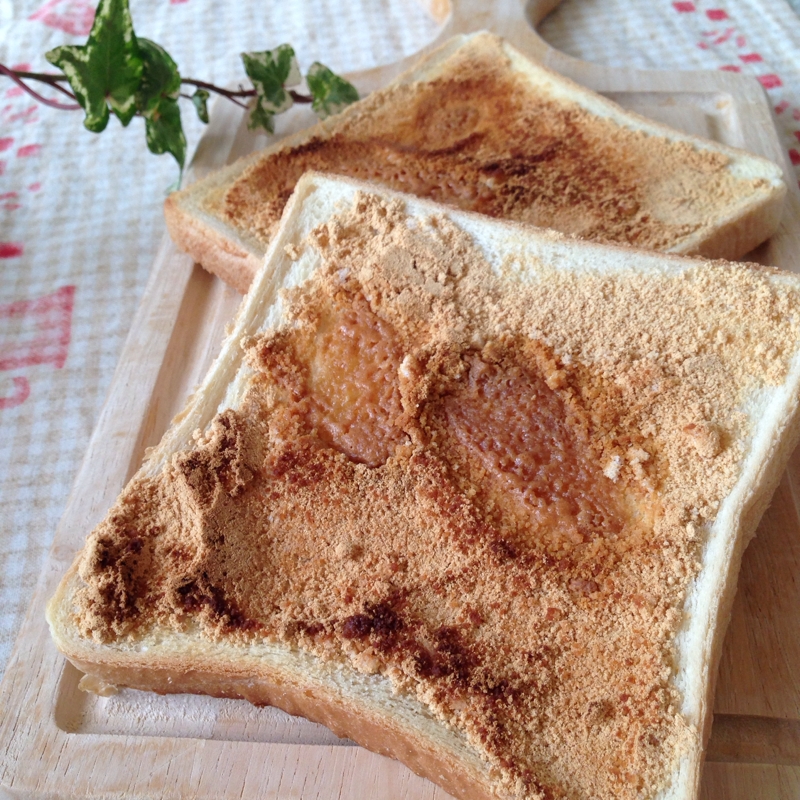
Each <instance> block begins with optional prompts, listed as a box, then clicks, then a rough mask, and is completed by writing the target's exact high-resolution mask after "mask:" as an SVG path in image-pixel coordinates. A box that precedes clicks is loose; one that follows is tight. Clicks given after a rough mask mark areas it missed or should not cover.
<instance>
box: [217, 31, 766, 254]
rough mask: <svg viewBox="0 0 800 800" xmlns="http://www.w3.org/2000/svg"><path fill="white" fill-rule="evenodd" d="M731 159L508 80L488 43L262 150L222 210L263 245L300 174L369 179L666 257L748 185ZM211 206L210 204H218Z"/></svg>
mask: <svg viewBox="0 0 800 800" xmlns="http://www.w3.org/2000/svg"><path fill="white" fill-rule="evenodd" d="M726 165H727V158H726V157H725V156H723V155H721V154H719V153H712V152H707V151H700V150H697V149H695V148H693V147H692V146H691V145H689V144H687V143H685V142H669V141H668V140H666V139H661V138H658V137H655V136H650V135H646V134H644V133H642V132H634V131H631V130H628V129H626V128H623V127H621V126H619V125H618V124H616V123H615V122H613V121H611V120H609V119H604V118H600V117H597V116H595V115H592V114H590V113H589V112H587V111H585V110H584V109H582V108H580V107H579V106H578V105H577V104H575V103H571V102H569V101H567V100H559V101H557V102H556V101H553V100H552V99H548V98H547V97H546V96H543V95H542V94H541V92H540V91H538V90H537V88H536V87H535V86H531V85H530V82H529V81H528V80H527V79H526V78H524V77H522V76H521V75H520V73H518V72H516V71H515V70H514V69H513V68H512V65H511V63H510V62H509V60H508V58H507V56H506V55H505V54H504V53H503V51H502V49H501V46H500V44H499V42H498V41H496V40H488V41H487V42H485V43H484V45H483V47H482V48H479V49H477V50H475V51H473V52H470V53H459V54H457V55H455V56H453V64H452V66H451V67H450V68H448V70H447V71H446V73H445V74H444V75H442V76H441V77H439V78H436V79H434V80H432V81H428V82H424V83H412V84H407V85H403V86H398V87H394V88H390V89H385V90H383V91H381V92H378V93H376V94H375V95H373V96H372V97H370V98H368V99H367V101H366V102H365V106H364V108H363V110H362V111H361V112H360V113H359V114H357V115H349V116H348V117H347V118H346V119H344V120H342V121H340V122H339V123H338V124H337V125H336V126H335V127H334V128H332V129H330V130H328V131H326V132H324V133H319V134H318V135H316V136H314V137H313V138H311V139H310V140H309V141H307V142H305V143H303V144H301V145H298V146H295V147H292V148H289V149H285V150H281V151H279V152H277V153H274V154H272V155H268V156H264V157H263V158H261V159H260V160H258V161H257V162H256V163H255V164H253V165H251V166H250V167H249V168H248V169H247V170H246V171H245V172H244V173H243V174H242V175H241V177H240V178H239V179H238V180H237V181H236V182H235V183H234V184H233V185H232V186H231V187H230V188H229V189H228V191H227V193H226V194H225V197H224V199H223V201H222V204H221V209H220V213H221V214H222V216H223V217H224V218H225V219H227V220H228V221H229V222H230V223H231V224H233V225H234V226H237V227H240V228H241V229H242V230H244V231H247V232H248V233H249V234H251V235H253V236H255V237H256V238H257V239H259V240H260V241H261V242H262V243H263V244H265V245H266V243H267V242H268V241H269V239H270V237H271V236H272V234H273V232H274V230H275V227H276V226H277V224H278V222H279V220H280V217H281V212H282V211H283V207H284V205H285V204H286V201H287V200H288V199H289V197H290V195H291V193H292V191H293V189H294V186H295V184H296V182H297V180H298V179H299V178H300V176H301V175H302V174H303V173H305V172H307V171H309V170H316V171H319V172H328V173H335V174H340V175H347V176H350V177H353V178H359V179H363V180H368V181H375V182H378V183H382V184H384V185H386V186H389V187H390V188H392V189H396V190H398V191H405V192H411V193H413V194H416V195H418V196H420V197H428V198H431V199H433V200H437V201H439V202H443V203H446V204H448V205H451V206H455V207H458V208H462V209H466V210H470V211H477V212H480V213H483V214H487V215H490V216H494V217H502V218H506V219H512V220H516V221H520V222H526V223H530V224H534V225H538V226H543V227H550V228H554V229H556V230H559V231H562V232H565V233H573V234H577V235H579V236H581V237H583V238H587V239H595V240H604V241H611V242H627V243H630V244H635V245H637V246H640V247H646V248H649V249H655V250H659V249H661V250H666V249H669V248H671V247H674V246H675V245H677V244H678V243H679V242H681V241H682V240H684V239H685V238H687V237H688V236H690V235H692V234H693V233H695V232H696V231H697V230H698V229H700V228H701V227H702V226H703V225H704V222H703V221H704V220H707V219H709V218H710V217H711V214H710V212H714V211H717V212H718V210H719V209H721V208H724V207H727V206H729V207H730V208H733V207H734V206H735V204H736V202H737V200H738V198H740V197H742V196H744V195H745V194H747V195H750V194H752V192H753V191H755V190H756V189H757V181H754V180H746V179H741V178H739V179H737V178H734V177H733V175H732V174H731V172H730V171H729V170H728V169H727V168H726ZM214 202H215V203H216V202H218V201H217V200H214Z"/></svg>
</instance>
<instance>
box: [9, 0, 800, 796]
mask: <svg viewBox="0 0 800 800" xmlns="http://www.w3.org/2000/svg"><path fill="white" fill-rule="evenodd" d="M556 4H557V0H541V2H538V3H537V2H533V3H531V4H530V5H529V8H528V18H527V19H526V16H525V13H524V10H523V9H524V3H523V2H522V0H495V2H494V3H484V2H480V0H459V2H454V3H453V8H452V13H451V14H450V16H449V18H448V20H447V22H446V24H445V25H444V28H443V30H442V33H441V34H440V36H439V37H438V39H437V41H436V42H434V43H432V44H431V45H430V46H429V47H428V48H426V51H427V50H429V49H431V48H432V47H434V46H436V45H438V44H439V43H441V41H443V40H444V39H446V38H448V37H449V36H451V35H453V34H454V33H460V32H468V31H473V30H479V29H484V28H485V29H489V30H492V31H494V32H496V33H499V34H500V35H502V36H504V37H506V38H507V39H509V40H510V41H511V42H512V43H513V44H514V45H516V46H517V47H518V48H520V49H521V50H522V51H524V52H526V53H528V54H529V55H530V56H532V57H534V58H536V59H538V60H540V61H542V62H543V63H545V64H546V65H548V66H550V67H552V68H554V69H556V70H558V71H559V72H562V73H564V74H566V75H568V76H570V77H572V78H574V79H575V80H577V81H579V82H580V83H583V84H585V85H587V86H589V87H591V88H593V89H595V90H597V91H600V92H602V93H603V94H606V95H608V96H609V97H611V98H612V99H614V100H616V101H617V102H619V103H620V104H621V105H623V106H625V107H627V108H631V109H634V110H636V111H638V112H640V113H642V114H645V115H647V116H650V117H654V118H657V119H659V120H661V121H664V122H666V123H668V124H671V125H673V126H675V127H678V128H683V129H685V130H688V131H690V132H692V133H698V134H701V135H704V136H707V137H709V138H712V139H717V140H719V141H722V142H724V143H726V144H729V145H734V146H738V147H743V148H745V149H748V150H750V151H752V152H755V153H760V154H761V155H764V156H766V157H768V158H771V159H772V160H774V161H776V162H778V163H781V164H782V165H783V166H784V168H785V169H786V173H787V179H788V183H789V184H790V194H789V199H788V202H787V209H786V214H785V216H784V220H783V224H782V225H781V228H780V230H779V232H778V233H777V235H776V236H775V237H773V239H772V240H771V241H770V242H768V243H767V244H765V245H763V246H762V247H760V248H759V249H758V250H757V251H756V252H755V253H753V254H752V260H756V261H758V262H761V263H764V264H773V265H777V266H780V267H783V268H786V269H794V270H800V213H799V212H800V199H799V198H798V193H797V188H796V185H795V180H794V178H793V177H792V173H791V170H790V168H789V167H788V164H786V162H785V156H784V154H783V151H782V148H781V146H780V144H779V141H778V137H777V135H776V133H775V129H774V126H773V123H772V118H771V114H770V108H769V105H768V103H767V100H766V97H765V95H764V93H763V91H762V90H761V87H760V86H759V85H758V83H757V82H756V81H755V79H751V78H746V77H743V76H741V75H735V74H731V73H727V72H713V73H700V72H695V73H689V72H680V73H673V72H637V71H632V70H622V69H612V68H606V67H602V66H597V65H587V64H585V63H583V62H580V61H577V60H575V59H572V58H570V57H568V56H566V55H564V54H562V53H559V52H556V51H554V50H553V49H551V48H550V47H548V46H547V45H546V43H544V42H543V41H542V40H541V39H540V38H539V37H538V36H537V35H536V33H535V30H534V28H533V27H532V25H534V24H535V23H536V22H538V20H539V19H540V18H541V17H543V16H544V15H545V14H546V13H547V12H548V11H549V10H551V9H552V8H553V7H554V6H555V5H556ZM430 10H431V12H432V13H434V15H435V16H438V17H439V18H440V19H442V20H443V19H444V18H445V17H446V16H447V14H448V12H449V11H450V6H449V3H448V2H447V0H433V4H432V5H431V7H430ZM529 23H530V24H529ZM415 58H416V56H415V57H413V58H411V59H406V60H405V61H403V62H401V63H399V64H395V65H392V66H389V67H382V68H380V69H376V70H371V71H369V72H365V73H361V74H358V75H354V76H350V77H351V79H352V80H353V81H354V83H356V85H357V86H358V88H359V89H360V90H361V91H362V94H363V93H366V92H367V91H370V90H372V89H373V88H376V87H378V86H381V85H384V84H385V83H386V82H388V80H390V79H391V78H392V77H393V76H394V75H396V74H397V73H398V72H400V71H401V70H402V69H405V68H406V67H408V66H409V65H410V63H411V62H413V60H414V59H415ZM311 122H313V117H312V116H311V115H310V112H308V111H307V110H302V109H298V110H293V111H292V112H290V114H289V115H287V117H286V118H282V119H281V121H280V123H279V125H281V126H282V127H281V128H280V133H282V134H287V133H290V132H292V131H293V130H296V129H299V128H301V127H304V126H306V125H308V124H310V123H311ZM265 143H266V139H265V137H263V136H257V135H254V134H252V133H251V132H249V131H248V130H247V127H246V125H245V123H244V119H243V117H242V114H241V112H240V111H239V110H238V109H236V108H235V107H234V106H232V105H230V104H227V105H224V104H218V105H217V107H216V109H215V110H214V113H213V114H212V123H211V125H210V126H209V129H208V131H207V133H206V135H205V136H204V137H203V140H202V142H201V143H200V146H199V148H198V152H197V154H196V157H195V160H194V163H193V168H192V172H193V173H194V177H199V176H201V175H203V174H205V173H206V172H208V171H209V170H210V169H212V168H215V167H217V166H220V165H222V164H224V163H226V162H228V161H230V160H232V159H233V158H236V157H238V156H240V155H243V154H244V153H246V152H249V151H251V150H252V149H254V148H256V147H260V146H263V145H264V144H265ZM192 177H193V176H192V174H191V173H190V176H189V179H190V180H191V179H192ZM239 299H240V298H239V295H237V294H236V293H235V292H234V291H232V290H231V289H229V288H227V287H226V286H224V285H223V284H222V283H221V282H219V281H218V280H217V279H216V278H212V277H211V276H210V275H208V274H207V273H205V272H204V271H203V270H202V269H200V268H199V267H196V266H193V265H192V263H191V260H190V259H188V258H187V257H186V256H183V255H181V254H179V253H178V252H177V251H176V250H175V248H174V247H173V246H172V244H171V243H170V242H169V240H168V239H165V240H164V242H163V243H162V245H161V248H160V250H159V253H158V256H157V258H156V261H155V264H154V267H153V271H152V274H151V277H150V280H149V282H148V285H147V287H146V289H145V293H144V298H143V301H142V305H141V307H140V308H139V310H138V312H137V314H136V316H135V318H134V321H133V325H132V327H131V331H130V335H129V337H128V340H127V343H126V345H125V348H124V351H123V354H122V357H121V359H120V363H119V365H118V367H117V371H116V373H115V376H114V380H113V384H112V388H111V391H110V393H109V397H108V399H107V402H106V405H105V407H104V409H103V412H102V414H101V418H100V421H99V423H98V426H97V429H96V431H95V433H94V436H93V438H92V441H91V443H90V446H89V450H88V452H87V454H86V458H85V460H84V463H83V466H82V467H81V470H80V473H79V475H78V478H77V480H76V483H75V487H74V489H73V492H72V495H71V497H70V500H69V503H68V506H67V508H66V511H65V513H64V516H63V518H62V520H61V523H60V525H59V528H58V530H57V532H56V536H55V541H54V545H53V550H52V553H51V555H50V558H49V561H48V563H47V566H46V568H45V570H44V572H43V574H42V576H41V579H40V581H39V584H38V586H37V590H36V593H35V597H34V601H33V603H32V605H31V608H30V610H29V613H28V616H27V618H26V620H25V622H24V624H23V627H22V630H21V632H20V635H19V638H18V640H17V644H16V647H15V651H14V653H13V655H12V658H11V660H10V662H9V665H8V667H7V670H6V673H5V676H4V679H3V682H2V685H0V716H1V717H2V719H1V720H0V798H3V797H6V796H9V797H16V796H25V797H37V798H38V797H70V798H95V797H96V798H101V797H102V798H106V797H110V796H117V797H125V798H148V800H155V798H167V797H174V798H189V797H192V798H202V799H207V800H222V799H223V798H236V800H240V798H255V797H281V798H286V797H302V798H319V799H320V800H327V798H332V797H337V798H340V799H341V800H344V798H352V799H353V800H355V798H365V797H380V798H398V799H399V798H406V800H411V799H412V798H414V799H415V800H423V799H424V800H433V798H440V799H442V800H444V798H446V797H447V795H446V794H445V793H444V792H443V791H442V790H440V789H438V788H436V787H435V786H433V784H431V783H429V782H427V781H425V780H423V779H421V778H418V777H417V776H415V775H413V774H412V773H411V772H410V771H408V770H407V769H406V768H405V767H403V766H402V765H400V764H398V763H397V762H394V761H391V760H389V759H386V758H382V757H380V756H377V755H374V754H372V753H369V752H367V751H365V750H362V749H361V748H358V747H355V746H353V745H352V744H351V743H349V742H343V741H340V740H338V739H336V738H335V737H334V736H333V735H332V734H331V733H329V732H328V731H327V730H325V729H324V728H321V727H320V726H317V725H313V724H311V723H308V722H306V721H304V720H299V719H295V718H292V717H288V716H287V715H285V714H282V713H281V712H278V711H275V710H273V709H256V708H254V707H252V706H250V705H249V704H247V703H244V702H239V701H225V700H216V699H213V698H204V697H188V696H173V697H158V696H151V695H149V694H145V693H139V692H133V691H123V692H120V693H119V694H117V695H114V696H112V697H109V698H101V697H97V696H95V695H88V694H85V693H83V692H80V691H79V690H78V681H79V679H80V674H79V673H78V672H77V670H75V669H74V668H73V667H72V666H71V665H69V664H66V663H65V662H64V659H63V658H62V657H61V656H60V655H59V654H58V653H57V652H56V650H55V648H54V646H53V645H52V644H51V642H50V638H49V635H48V631H47V626H46V624H45V621H44V606H45V603H46V601H47V598H48V597H49V596H50V595H51V594H52V593H53V591H54V589H55V586H56V584H57V582H58V580H59V579H60V577H61V575H62V574H63V573H64V572H65V571H66V569H67V567H68V566H69V564H70V563H71V562H72V559H73V557H74V555H75V552H76V551H77V550H78V549H79V548H80V546H81V545H82V543H83V540H84V538H85V536H86V534H87V533H88V532H89V530H91V528H92V527H93V526H94V525H95V524H96V523H97V522H99V520H100V519H101V518H102V517H103V515H104V514H105V512H106V510H107V509H108V507H109V506H110V505H111V503H112V502H113V501H114V499H115V498H116V496H117V494H118V492H119V491H120V489H121V488H122V486H123V485H124V483H125V482H126V481H127V479H128V478H129V477H130V476H131V475H132V474H133V472H134V471H135V469H136V468H137V467H138V465H139V463H140V461H141V458H142V455H143V451H144V448H145V447H148V446H151V445H153V444H155V443H156V442H157V441H158V439H159V438H160V436H161V434H162V433H163V431H164V430H165V429H166V427H167V425H168V424H169V421H170V419H171V418H172V416H173V415H174V414H176V413H177V412H178V411H179V410H180V409H181V408H182V406H183V403H184V399H185V397H186V396H187V394H188V393H189V392H190V391H191V390H192V388H193V387H194V386H195V385H196V384H197V383H198V382H199V380H200V378H201V377H202V375H203V374H204V372H205V370H206V369H207V367H208V365H209V363H210V362H211V360H212V358H213V357H214V355H215V353H216V351H217V349H218V347H219V344H220V342H221V339H222V335H223V331H224V327H225V324H226V323H227V322H228V320H229V319H230V318H231V317H232V315H233V313H234V312H235V310H236V307H237V305H238V302H239ZM798 503H800V453H796V454H795V456H794V458H793V459H792V462H791V464H790V467H789V469H788V470H787V472H786V475H785V476H784V479H783V481H782V483H781V485H780V488H779V489H778V492H777V494H776V496H775V500H774V501H773V504H772V506H771V508H770V510H769V511H768V512H767V514H766V516H765V518H764V520H763V522H762V523H761V526H760V528H759V533H758V536H757V538H756V540H755V541H754V543H753V544H752V545H751V546H750V548H749V549H748V551H747V553H746V555H745V559H744V564H743V567H742V575H741V579H740V590H739V594H738V597H737V601H736V605H735V608H734V611H733V616H732V620H731V625H730V629H729V633H728V637H727V641H726V647H725V652H724V655H723V659H722V666H721V669H720V676H719V683H718V688H717V695H716V703H715V712H716V717H715V723H714V730H713V734H712V738H711V742H710V745H709V753H708V760H709V762H711V763H709V764H708V765H707V768H706V773H705V777H704V785H703V793H702V796H703V797H704V798H707V800H721V799H722V798H730V799H731V800H733V799H734V798H736V800H738V799H739V798H741V800H744V798H748V799H750V798H787V800H788V798H796V797H798V796H800V769H798V768H797V766H796V765H800V516H799V514H800V505H799V504H798ZM726 762H727V763H726ZM792 765H795V766H792Z"/></svg>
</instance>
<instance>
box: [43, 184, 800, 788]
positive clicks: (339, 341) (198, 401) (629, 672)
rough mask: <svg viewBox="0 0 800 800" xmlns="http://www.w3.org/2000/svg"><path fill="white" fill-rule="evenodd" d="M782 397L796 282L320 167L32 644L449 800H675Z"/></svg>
mask: <svg viewBox="0 0 800 800" xmlns="http://www.w3.org/2000/svg"><path fill="white" fill-rule="evenodd" d="M799 397H800V278H798V277H797V276H795V275H792V274H789V273H784V272H781V271H778V270H774V269H768V268H763V267H759V266H756V265H746V264H744V265H743V264H731V263H728V262H719V261H718V262H709V261H705V260H699V259H687V258H682V257H678V256H671V255H663V254H656V253H651V252H646V251H640V250H636V249H633V248H627V247H625V248H623V247H614V246H608V245H601V244H596V243H590V242H585V241H580V240H577V239H574V238H570V237H565V236H563V235H561V234H558V233H555V232H552V231H544V230H540V229H535V228H530V227H525V226H521V225H517V224H515V223H510V222H505V221H498V220H492V219H490V218H488V217H485V216H481V215H476V214H471V213H468V212H463V211H458V210H453V209H447V208H444V207H442V206H439V205H436V204H433V203H431V202H429V201H426V200H422V199H419V198H416V197H413V196H410V195H399V194H395V193H391V192H388V191H385V190H380V189H378V188H376V187H374V186H370V185H369V184H360V183H358V182H355V181H351V180H348V179H341V178H333V177H330V176H322V175H316V174H313V173H311V174H308V175H306V176H304V177H303V178H302V179H301V180H300V182H299V183H298V185H297V189H296V191H295V194H294V196H293V198H292V199H291V200H290V202H289V204H288V205H287V208H286V211H285V213H284V218H283V222H282V225H281V227H280V229H279V230H278V231H277V233H276V234H275V236H274V238H273V241H272V243H271V245H270V247H269V251H268V254H267V257H266V260H265V264H264V267H263V269H262V270H261V271H260V272H259V274H258V276H257V278H256V280H255V281H254V283H253V286H252V287H251V289H250V291H249V293H248V295H247V296H246V298H245V300H244V302H243V304H242V306H241V308H240V310H239V313H238V315H237V317H236V320H235V322H234V324H233V327H232V330H231V332H230V335H229V336H228V338H227V339H226V341H225V343H224V345H223V348H222V351H221V354H220V356H219V357H218V359H217V360H216V362H215V363H214V365H213V366H212V368H211V370H210V372H209V374H208V376H207V377H206V379H205V381H204V382H203V384H202V385H201V386H200V388H199V389H198V390H197V392H196V393H195V394H194V395H193V397H192V398H191V399H190V401H189V403H188V405H187V406H186V409H185V410H184V411H183V412H182V414H181V415H179V417H177V418H176V419H175V420H174V422H173V424H172V426H171V427H170V429H169V430H168V431H167V433H166V434H165V436H164V438H163V439H162V441H161V443H160V444H159V446H158V447H157V448H154V449H153V450H151V451H150V452H149V453H148V455H147V457H146V459H145V461H144V463H143V465H142V467H141V468H140V469H139V471H138V472H137V473H136V475H135V476H134V477H133V478H132V480H131V482H130V483H129V485H128V486H127V487H126V488H125V489H124V490H123V492H122V494H121V495H120V498H119V499H118V501H117V503H116V504H115V505H114V507H113V508H112V509H111V510H110V511H109V514H108V516H107V518H106V519H105V520H104V521H103V522H102V523H101V524H100V525H99V526H98V527H97V528H96V529H95V530H94V531H93V532H92V533H91V535H90V536H89V538H88V540H87V543H86V546H85V547H84V549H83V551H82V552H81V553H80V554H79V555H78V556H77V558H76V560H75V562H74V564H73V566H72V567H71V569H70V571H69V572H68V574H67V575H66V576H65V578H64V579H63V581H62V583H61V584H60V586H59V589H58V591H57V593H56V594H55V596H54V597H53V598H52V600H51V602H50V604H49V606H48V612H47V614H48V621H49V624H50V627H51V631H52V635H53V638H54V640H55V642H56V644H57V646H58V647H59V649H60V650H61V651H62V652H63V653H64V654H65V655H66V656H67V658H69V659H70V661H72V662H73V663H74V664H75V665H76V666H77V667H78V668H79V669H81V670H83V671H84V672H85V673H86V674H87V676H90V678H89V679H88V683H89V686H90V687H91V686H94V687H98V686H102V685H105V684H112V685H115V686H129V687H133V688H137V689H145V690H153V691H157V692H203V693H208V694H212V695H218V696H227V697H242V698H245V699H247V700H250V701H252V702H255V703H269V704H273V705H276V706H278V707H280V708H283V709H284V710H286V711H288V712H290V713H292V714H302V715H304V716H306V717H308V718H309V719H312V720H314V721H317V722H321V723H323V724H325V725H327V726H328V727H330V728H331V729H332V730H333V731H334V732H336V733H337V734H339V735H340V736H347V737H350V738H352V739H354V740H356V741H357V742H359V743H360V744H362V745H364V746H365V747H368V748H370V749H373V750H375V751H377V752H380V753H384V754H388V755H391V756H394V757H396V758H399V759H401V760H402V761H404V762H405V763H406V764H408V765H409V766H410V767H411V768H412V769H414V770H415V771H417V772H419V773H420V774H422V775H425V776H427V777H429V778H430V779H431V780H433V781H435V782H437V783H439V784H440V785H441V786H442V787H444V788H445V789H446V790H447V791H448V792H450V793H452V794H453V795H455V796H456V797H462V798H490V797H517V798H545V797H549V798H562V797H564V798H566V797H570V798H571V797H595V798H612V797H613V798H634V797H635V798H645V797H646V798H673V800H675V799H677V798H681V799H682V800H687V799H688V798H694V797H696V796H697V792H698V787H699V779H700V769H701V762H702V753H703V744H704V741H705V740H706V738H707V735H708V732H709V728H710V723H711V707H712V697H713V686H714V678H715V674H716V669H717V663H718V659H719V654H720V649H721V644H722V640H723V635H724V631H725V627H726V624H727V620H728V616H729V612H730V607H731V603H732V600H733V595H734V592H735V586H736V579H737V574H738V570H739V564H740V561H741V555H742V551H743V550H744V547H745V546H746V544H747V542H748V541H749V539H750V537H752V535H753V534H754V532H755V529H756V525H757V523H758V520H759V518H760V516H761V514H762V512H763V511H764V509H765V507H766V506H767V504H768V502H769V500H770V497H771V494H772V492H773V490H774V488H775V486H776V485H777V482H778V480H779V477H780V475H781V472H782V471H783V469H784V467H785V465H786V463H787V461H788V457H789V455H790V452H791V450H792V448H793V447H794V446H795V444H796V442H797V439H798V435H799V434H800V414H799V413H798V398H799Z"/></svg>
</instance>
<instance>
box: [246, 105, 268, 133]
mask: <svg viewBox="0 0 800 800" xmlns="http://www.w3.org/2000/svg"><path fill="white" fill-rule="evenodd" d="M247 127H248V128H250V130H251V131H252V130H256V129H257V128H264V130H266V132H267V133H275V112H274V111H270V110H269V108H265V107H264V105H263V104H262V102H261V98H260V97H257V98H256V104H255V106H253V110H252V111H251V112H250V118H249V119H248V120H247Z"/></svg>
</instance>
